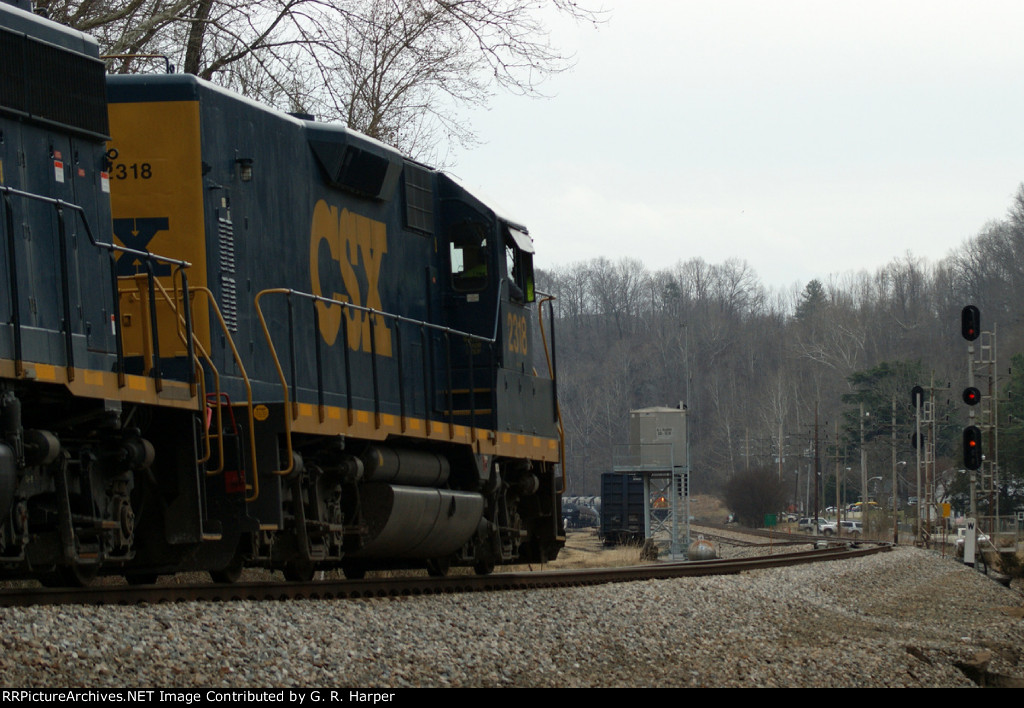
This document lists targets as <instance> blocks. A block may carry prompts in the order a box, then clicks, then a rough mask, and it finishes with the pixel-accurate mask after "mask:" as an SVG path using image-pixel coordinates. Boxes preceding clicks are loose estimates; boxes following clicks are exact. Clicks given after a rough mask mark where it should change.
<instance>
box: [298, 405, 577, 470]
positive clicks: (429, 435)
mask: <svg viewBox="0 0 1024 708" xmlns="http://www.w3.org/2000/svg"><path fill="white" fill-rule="evenodd" d="M346 413H347V412H346V409H344V408H338V407H336V406H325V411H324V420H323V422H321V421H320V413H319V410H318V408H317V407H316V406H311V405H305V404H300V405H299V416H298V418H296V419H294V420H293V421H292V432H293V433H302V434H308V435H344V436H348V437H353V438H361V439H364V440H386V439H387V438H388V437H390V436H393V435H394V436H405V437H416V438H423V439H427V440H432V441H438V442H455V443H458V444H464V445H472V446H473V448H474V450H475V451H476V452H478V453H480V454H484V455H502V456H508V457H527V458H530V459H533V460H542V461H545V462H557V461H558V440H557V439H552V438H544V437H538V436H532V435H519V434H516V435H514V436H513V435H512V434H510V433H500V434H499V433H497V432H496V431H492V430H487V429H486V428H470V427H468V426H465V425H453V426H451V428H450V429H449V425H448V423H446V422H444V421H437V420H430V421H427V420H424V419H422V418H406V420H405V430H403V429H402V419H401V417H399V416H396V415H392V414H387V413H385V414H381V416H380V425H377V424H376V423H375V422H374V416H373V414H372V413H370V412H368V411H362V410H357V411H354V413H355V415H354V418H355V420H354V422H353V423H352V425H349V424H348V415H347V414H346ZM422 430H425V431H428V432H426V433H421V432H420V431H422ZM513 437H514V438H515V442H513Z"/></svg>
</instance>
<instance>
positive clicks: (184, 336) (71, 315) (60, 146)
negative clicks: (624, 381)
mask: <svg viewBox="0 0 1024 708" xmlns="http://www.w3.org/2000/svg"><path fill="white" fill-rule="evenodd" d="M0 42H2V45H0V56H2V57H3V60H2V61H0V72H2V80H0V197H2V200H3V202H2V208H3V213H2V215H0V216H2V219H0V227H2V229H3V249H2V255H0V268H2V272H3V274H4V277H5V279H6V282H5V287H4V288H3V290H4V293H3V296H0V322H2V323H0V516H2V517H3V519H2V522H0V573H2V574H4V575H6V576H8V577H36V578H40V579H42V580H44V581H49V582H59V583H76V584H79V583H86V582H89V581H90V580H91V579H92V578H93V577H95V576H96V575H98V574H117V575H123V576H125V577H126V578H127V579H128V580H129V581H131V582H150V581H152V580H153V579H154V578H155V577H156V576H157V575H159V574H166V573H174V572H179V571H196V570H202V571H208V572H209V573H210V574H211V575H212V576H213V578H214V579H216V580H219V581H231V580H234V579H236V578H237V577H238V575H239V574H240V572H241V570H242V569H243V568H245V567H247V566H252V567H265V568H269V569H279V570H283V571H284V574H285V576H286V577H288V578H292V579H306V578H310V577H312V575H313V574H314V572H315V571H317V570H328V569H336V568H340V569H342V570H343V571H344V572H345V574H346V575H348V576H350V577H358V576H361V575H362V574H363V573H365V572H366V571H367V570H371V569H376V568H383V567H389V568H390V567H426V568H427V569H428V570H429V571H430V572H432V573H435V574H440V573H444V572H446V571H447V569H448V568H449V566H451V565H467V566H472V567H474V568H475V569H476V570H477V571H478V572H489V571H490V570H492V569H493V568H494V567H495V566H496V565H498V564H503V563H511V562H540V561H543V560H546V559H552V558H554V557H555V556H556V555H557V553H558V550H559V548H560V547H561V545H562V544H563V541H564V531H563V529H562V525H561V524H562V522H561V514H560V513H559V510H560V492H561V490H562V488H563V483H564V480H563V479H562V476H561V473H560V465H559V462H560V459H561V444H560V430H559V425H558V412H557V395H556V386H555V380H554V375H553V371H554V351H553V344H554V342H553V331H551V329H550V328H551V318H550V305H548V306H547V307H544V301H545V300H546V298H545V297H544V296H542V295H540V294H538V293H537V292H536V290H535V287H534V282H533V242H532V240H531V238H530V236H529V235H528V232H527V230H526V229H525V228H524V227H523V226H522V225H520V224H519V223H517V222H515V221H513V220H511V219H509V218H508V217H507V216H506V215H504V214H503V213H501V212H500V211H498V210H496V209H495V208H494V207H493V206H492V205H489V204H488V203H486V202H484V201H483V200H481V199H479V198H477V197H476V196H474V195H473V194H472V193H471V192H470V191H469V190H467V189H466V188H465V187H463V186H462V185H460V184H459V183H458V182H457V181H455V180H454V179H452V178H451V177H449V176H447V175H445V174H444V173H442V172H439V171H437V170H433V169H431V168H429V167H427V166H425V165H422V164H420V163H417V162H415V161H413V160H410V159H408V158H406V157H404V156H403V155H402V154H401V153H399V152H398V151H396V150H394V149H392V148H390V147H388V146H385V145H383V144H381V143H379V142H377V141H374V140H372V139H370V138H367V137H366V136H363V135H361V134H359V133H357V132H354V131H352V130H349V129H346V128H345V127H342V126H337V125H328V124H324V123H320V122H317V121H314V120H312V119H311V118H310V117H309V116H296V115H287V114H284V113H281V112H279V111H275V110H272V109H270V108H268V107H266V106H262V105H259V104H257V103H254V102H252V101H250V100H247V99H246V98H244V97H241V96H239V95H236V94H233V93H231V92H229V91H226V90H224V89H221V88H218V87H216V86H214V85H212V84H210V83H207V82H205V81H202V80H200V79H198V78H196V77H194V76H190V75H178V74H166V75H135V76H120V75H119V76H105V75H104V67H103V63H102V60H101V59H100V58H99V57H98V51H97V45H96V43H95V41H94V40H92V39H91V38H89V37H88V36H86V35H84V34H82V33H79V32H75V31H72V30H69V29H67V28H65V27H62V26H60V25H57V24H55V23H52V22H49V21H47V20H44V19H42V18H39V17H36V16H35V15H33V14H31V13H29V12H27V11H25V10H23V9H19V8H15V7H12V6H10V5H7V4H3V3H0ZM539 311H547V312H548V313H549V316H548V317H547V318H543V317H540V316H539ZM549 340H550V341H549ZM546 344H549V345H550V347H547V348H546V347H545V345H546Z"/></svg>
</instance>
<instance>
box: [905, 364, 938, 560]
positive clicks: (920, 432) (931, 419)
mask: <svg viewBox="0 0 1024 708" xmlns="http://www.w3.org/2000/svg"><path fill="white" fill-rule="evenodd" d="M933 379H934V377H933ZM936 390H937V389H936V386H935V381H934V380H933V381H932V382H931V384H930V385H929V386H928V388H927V396H926V395H925V391H926V389H924V388H922V387H921V386H914V388H913V389H911V392H910V397H911V402H912V403H913V406H914V417H915V424H914V432H913V433H912V434H911V436H910V440H911V442H912V443H913V447H914V450H915V451H916V453H917V536H916V540H915V542H916V543H917V545H924V539H925V538H927V539H931V538H932V519H933V514H934V513H935V512H934V510H935V509H936V504H935V441H936V438H937V435H936V431H935V391H936ZM922 474H923V479H922ZM928 543H929V544H930V540H929V542H928Z"/></svg>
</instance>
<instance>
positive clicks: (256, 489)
mask: <svg viewBox="0 0 1024 708" xmlns="http://www.w3.org/2000/svg"><path fill="white" fill-rule="evenodd" d="M153 283H154V285H155V286H156V288H158V289H159V291H160V294H161V296H162V297H163V298H164V299H165V300H167V301H168V304H169V305H170V307H171V309H172V310H173V311H174V313H175V314H176V315H177V320H178V321H179V322H176V327H175V329H177V330H178V336H179V338H182V341H185V339H184V335H183V333H182V332H181V330H180V328H179V327H180V324H184V318H183V316H182V314H181V313H180V312H179V310H178V307H177V305H176V303H175V302H173V301H172V300H171V298H170V296H169V294H168V292H167V289H166V288H165V287H164V286H163V285H162V284H161V283H160V281H159V280H157V279H156V278H154V279H153ZM193 293H202V294H203V295H205V296H206V298H207V303H208V307H210V309H212V310H213V313H214V314H215V315H216V316H217V321H218V323H219V324H220V328H221V331H222V332H223V334H224V340H225V341H226V342H227V343H228V346H229V347H230V348H231V354H232V357H233V358H234V360H235V365H236V366H238V371H239V372H240V374H241V378H242V382H243V383H244V385H245V395H246V412H247V415H248V420H249V452H250V455H251V458H252V495H251V496H249V495H247V496H246V498H245V500H246V501H247V502H252V501H255V500H256V499H257V498H258V497H259V493H260V483H259V463H258V461H257V459H256V435H255V419H254V418H253V402H252V384H251V382H250V381H249V376H248V374H246V371H245V365H244V364H243V363H242V357H241V355H240V354H239V353H238V349H237V348H236V347H235V341H234V339H233V338H232V337H231V332H230V330H229V329H228V325H227V322H225V320H224V315H223V314H222V313H221V311H220V306H219V305H218V304H217V300H216V298H215V297H214V296H213V293H212V292H211V291H210V289H209V288H207V287H205V286H202V285H193V286H189V295H191V294H193ZM175 297H177V290H176V291H175ZM183 300H188V301H190V300H191V299H190V298H183ZM179 323H180V324H179ZM192 339H193V345H194V346H196V347H197V348H198V350H199V351H200V352H202V355H203V358H204V359H205V360H206V361H207V363H209V364H210V369H211V371H213V372H214V376H215V379H216V382H217V393H218V394H219V393H220V377H219V374H217V369H216V367H215V366H214V365H213V362H212V360H211V359H210V356H209V353H208V352H206V350H205V349H204V348H203V346H202V343H201V342H199V341H198V338H197V337H196V336H195V333H194V332H193V336H192ZM198 368H199V369H202V367H198ZM204 381H205V379H204ZM203 390H204V391H205V387H204V389H203ZM206 405H207V403H206V397H205V395H204V396H203V397H202V406H203V407H202V409H201V410H202V411H205V410H206ZM217 416H218V418H217V422H218V426H220V425H222V424H223V419H222V418H221V412H220V406H219V405H218V406H217ZM218 429H220V428H218ZM218 445H219V453H220V458H221V465H220V467H219V468H218V469H217V470H215V471H214V472H213V473H212V474H219V473H220V472H221V471H223V468H224V445H223V440H222V439H218ZM206 452H207V456H206V458H204V460H200V462H202V461H205V460H206V459H209V442H208V441H207V449H206ZM290 453H291V450H290V449H289V457H290Z"/></svg>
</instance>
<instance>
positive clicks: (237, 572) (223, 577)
mask: <svg viewBox="0 0 1024 708" xmlns="http://www.w3.org/2000/svg"><path fill="white" fill-rule="evenodd" d="M241 577H242V559H241V558H240V557H238V556H236V557H235V558H233V559H232V560H231V562H230V563H228V564H227V565H226V566H224V567H223V568H221V569H220V570H211V571H210V580H212V581H213V582H215V583H228V584H231V583H237V582H238V579H239V578H241Z"/></svg>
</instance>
